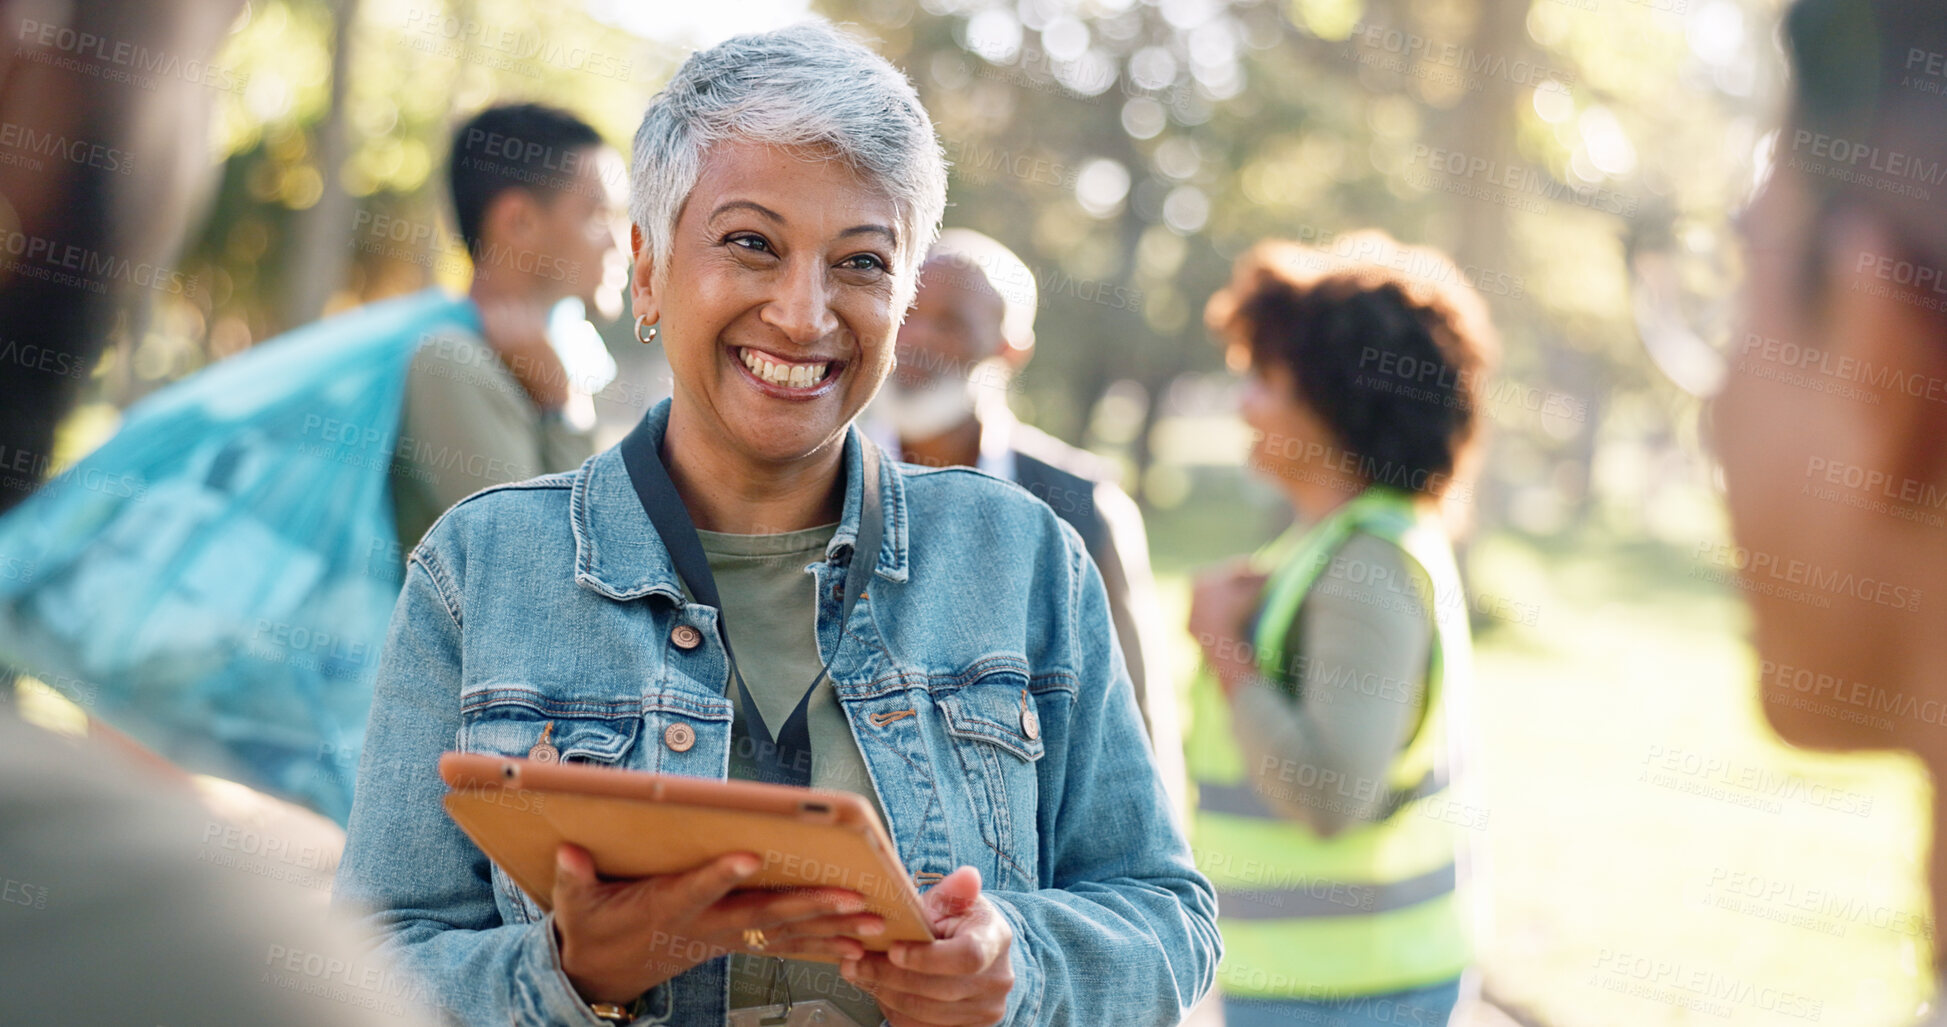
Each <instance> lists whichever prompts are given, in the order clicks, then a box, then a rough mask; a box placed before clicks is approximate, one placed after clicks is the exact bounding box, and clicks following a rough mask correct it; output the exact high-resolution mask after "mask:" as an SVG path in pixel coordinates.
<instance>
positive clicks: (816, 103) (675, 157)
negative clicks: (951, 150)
mask: <svg viewBox="0 0 1947 1027" xmlns="http://www.w3.org/2000/svg"><path fill="white" fill-rule="evenodd" d="M705 2H710V0H705ZM725 139H740V140H745V141H749V142H756V143H768V144H771V145H774V146H796V147H802V146H813V147H816V146H823V147H829V148H830V149H831V150H833V151H835V152H836V156H837V157H838V159H840V160H843V161H845V162H846V163H847V164H850V165H851V166H852V167H853V169H855V170H856V171H858V172H859V173H860V174H861V175H863V176H864V177H865V179H866V180H867V181H870V182H872V183H874V184H876V185H877V186H879V187H880V188H882V189H884V190H885V191H886V194H887V195H888V196H889V197H890V198H891V199H892V201H893V205H894V208H895V210H896V211H897V214H898V218H899V225H898V230H899V232H900V238H899V239H898V245H899V246H900V248H901V252H900V254H899V255H898V256H896V257H895V258H894V266H893V271H894V273H895V275H896V276H897V278H896V281H898V283H899V285H898V288H897V289H896V299H897V300H898V301H899V309H900V310H901V311H904V309H905V305H906V304H907V303H909V302H911V300H912V295H913V288H914V286H915V280H916V279H917V277H918V271H919V265H920V263H921V262H922V261H923V260H924V259H925V257H926V252H927V249H928V248H929V247H931V246H932V245H933V240H934V238H935V236H936V235H937V234H938V233H939V228H940V214H941V213H942V212H943V211H944V210H945V208H946V158H945V156H944V155H943V154H942V152H941V149H940V141H939V139H938V138H937V137H936V136H935V135H934V134H933V121H932V119H931V118H929V117H928V116H927V114H926V108H924V107H922V106H920V102H919V94H918V93H917V92H915V91H914V90H913V85H912V83H911V82H909V81H907V79H906V76H904V75H902V74H900V72H899V69H897V68H895V67H893V66H892V64H891V62H889V61H887V60H886V59H885V58H883V57H881V56H879V55H878V54H876V53H873V52H872V51H871V50H869V49H867V48H866V47H865V46H864V44H862V43H860V42H858V41H857V40H855V39H852V38H851V37H849V36H846V35H843V34H841V33H839V32H838V31H837V30H836V29H834V28H832V27H831V26H830V25H828V24H826V23H824V22H820V21H807V22H802V23H800V24H797V25H793V26H790V27H789V28H783V29H779V30H777V31H775V32H761V33H754V34H751V35H744V36H736V37H733V38H731V39H728V40H725V41H724V42H722V43H719V44H717V45H716V46H713V47H711V48H709V49H708V50H699V51H697V52H696V53H694V54H691V55H690V57H689V59H688V60H686V61H684V62H683V66H682V67H681V68H679V69H677V71H676V77H675V78H673V79H671V80H670V82H669V84H668V85H667V86H664V87H663V91H662V92H660V93H658V94H656V97H655V99H653V100H651V101H649V109H648V110H647V111H644V112H643V115H642V126H641V127H640V128H638V129H636V134H635V155H634V157H633V160H632V163H631V166H630V169H629V193H630V196H629V216H630V218H631V219H632V220H633V221H634V222H635V224H636V227H638V228H640V229H641V230H642V232H643V235H645V236H646V237H647V239H648V247H649V254H650V256H651V258H652V259H653V260H654V261H655V280H656V282H657V284H658V285H659V286H660V285H661V284H662V283H664V282H666V281H667V280H668V278H667V275H668V269H669V254H670V250H671V248H672V245H673V237H674V235H675V231H676V218H677V215H678V214H680V213H681V212H682V209H683V203H684V201H686V200H687V199H689V195H690V191H691V190H692V189H693V188H695V186H696V179H697V175H698V174H699V173H700V172H701V169H702V166H703V157H704V154H705V153H707V152H708V151H709V148H710V146H711V144H713V143H716V142H718V141H721V140H725Z"/></svg>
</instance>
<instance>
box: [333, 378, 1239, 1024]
mask: <svg viewBox="0 0 1947 1027" xmlns="http://www.w3.org/2000/svg"><path fill="white" fill-rule="evenodd" d="M647 416H648V417H649V418H650V424H651V427H652V428H653V429H654V432H655V437H656V438H657V439H658V440H660V438H661V436H662V432H663V429H664V428H665V427H666V425H667V423H668V417H669V403H668V401H664V403H663V404H661V405H660V406H658V407H656V408H655V409H653V410H651V411H650V412H649V414H648V415H647ZM860 444H861V442H860V435H859V433H858V431H857V429H849V430H848V433H847V439H846V442H845V460H844V467H845V474H846V485H845V503H844V512H843V514H842V517H841V520H840V522H839V525H838V528H837V531H836V532H835V534H834V535H833V537H832V540H831V543H830V545H829V547H828V548H827V550H826V552H825V559H824V560H822V561H818V562H815V563H812V564H811V565H810V566H809V567H808V568H807V572H808V573H811V574H813V575H815V577H816V580H817V583H818V590H817V595H818V611H817V631H818V639H819V647H820V649H821V651H822V653H823V654H824V655H825V656H827V657H829V658H831V660H832V663H831V671H830V674H831V678H832V681H833V683H834V686H835V689H836V692H837V695H838V699H839V703H840V705H841V706H842V707H843V708H844V711H845V715H846V717H847V719H848V720H849V721H850V723H851V727H852V733H853V735H854V737H855V738H856V739H857V741H858V744H859V748H860V750H861V752H862V753H863V755H864V757H865V762H866V766H867V769H868V771H869V773H870V775H871V779H872V784H873V786H874V788H875V789H876V791H877V793H878V796H879V800H880V802H881V804H882V805H883V807H884V809H885V811H886V819H887V824H886V826H887V828H888V830H889V832H890V834H891V836H892V839H893V842H894V845H895V846H896V848H897V850H898V853H899V856H900V859H901V861H902V862H903V863H904V864H905V866H906V869H907V870H908V871H909V872H911V873H912V874H913V875H914V876H915V879H916V881H918V882H931V881H937V880H938V879H939V876H940V875H944V874H946V873H948V872H950V871H952V870H953V869H954V868H955V867H958V866H960V865H963V864H970V865H972V866H974V867H976V868H978V869H979V870H980V873H981V878H982V880H983V881H984V882H985V887H986V894H987V897H988V898H989V899H990V900H991V901H992V902H993V904H994V905H995V906H996V907H997V908H998V909H999V910H1000V913H1001V915H1002V916H1004V917H1005V918H1006V919H1007V921H1008V924H1009V925H1010V926H1011V927H1012V928H1013V932H1014V943H1013V947H1012V954H1011V959H1012V960H1013V970H1014V978H1015V981H1014V988H1013V991H1012V993H1011V994H1010V995H1009V997H1008V1002H1007V1019H1006V1021H1005V1022H1006V1023H1008V1024H1018V1025H1041V1024H1102V1025H1110V1024H1114V1025H1117V1027H1123V1025H1130V1024H1174V1023H1177V1022H1178V1021H1179V1020H1180V1019H1181V1018H1182V1016H1183V1014H1184V1013H1185V1011H1187V1010H1188V1009H1189V1008H1190V1006H1191V1005H1193V1004H1194V1003H1195V1002H1196V1001H1197V1000H1198V999H1199V998H1201V997H1202V996H1203V994H1204V993H1205V991H1206V990H1207V989H1208V988H1209V987H1210V985H1211V982H1212V980H1213V977H1214V972H1215V968H1216V965H1217V960H1218V956H1219V952H1220V945H1219V941H1218V936H1217V928H1216V901H1215V897H1214V894H1213V892H1212V890H1211V887H1210V884H1209V882H1208V881H1206V880H1205V879H1204V877H1203V876H1202V875H1201V874H1200V873H1198V872H1197V870H1196V868H1195V865H1194V863H1193V861H1192V859H1191V855H1190V849H1189V845H1188V844H1187V842H1186V841H1185V839H1184V835H1183V833H1182V831H1181V829H1180V827H1179V826H1178V824H1177V823H1175V822H1174V820H1173V819H1172V816H1171V812H1170V804H1169V800H1168V798H1167V797H1166V795H1165V793H1164V790H1163V785H1162V782H1161V781H1160V779H1159V778H1158V775H1157V773H1156V769H1155V763H1154V758H1153V755H1152V753H1151V751H1150V749H1149V743H1148V741H1147V739H1146V737H1145V734H1144V732H1143V728H1142V721H1141V719H1140V718H1139V716H1138V714H1137V710H1136V702H1135V696H1134V693H1133V690H1132V688H1131V686H1130V681H1129V675H1128V672H1127V670H1126V669H1125V668H1124V666H1123V663H1122V657H1121V654H1120V651H1119V649H1118V647H1117V644H1116V639H1115V634H1114V629H1113V627H1112V626H1111V623H1110V620H1109V612H1108V607H1107V601H1106V598H1105V594H1104V591H1103V587H1102V580H1101V578H1100V576H1099V575H1098V573H1097V571H1096V568H1095V565H1094V564H1093V563H1092V562H1091V561H1090V560H1089V558H1088V555H1087V553H1086V550H1085V549H1084V548H1083V546H1082V543H1081V540H1080V538H1079V537H1078V536H1077V535H1076V534H1075V531H1074V529H1072V528H1070V527H1068V526H1067V525H1066V524H1064V523H1063V522H1062V521H1061V520H1059V519H1058V518H1057V517H1056V516H1055V515H1054V513H1053V512H1052V511H1050V510H1049V509H1048V507H1047V506H1045V505H1044V504H1042V503H1041V502H1040V501H1039V500H1037V499H1035V498H1033V497H1032V496H1030V495H1029V494H1028V493H1027V492H1025V491H1023V490H1021V489H1020V488H1018V487H1017V486H1014V485H1012V484H1010V483H1007V482H1004V481H1001V480H999V479H997V478H993V477H990V476H988V475H985V474H982V473H980V472H978V471H974V470H970V469H966V468H944V469H936V470H929V469H923V468H919V467H914V466H910V465H906V464H897V463H893V462H891V461H885V462H883V463H882V465H881V466H882V473H881V490H882V492H881V495H882V499H881V502H882V505H883V513H884V517H885V533H884V542H883V544H882V545H881V547H880V550H879V552H878V553H877V554H874V555H875V558H876V563H875V565H874V575H873V578H872V580H871V581H870V584H869V586H868V588H867V589H866V594H865V596H864V597H863V598H862V599H860V600H859V603H858V606H857V609H856V610H855V611H854V612H853V615H852V619H851V621H850V622H849V624H848V625H847V626H846V628H845V630H844V633H843V634H842V635H841V633H840V626H839V624H838V623H837V617H838V612H839V607H840V593H841V591H842V587H843V582H844V573H845V568H846V564H847V561H848V559H849V558H850V554H851V548H852V545H853V542H854V540H855V539H856V537H857V534H858V527H859V524H858V521H859V507H860V497H861V491H862V490H861V484H862V482H861V478H862V473H861V471H860V469H859V468H860V460H859V446H860ZM716 621H717V611H716V609H714V608H712V607H708V606H704V605H702V604H700V603H686V602H685V601H684V594H683V591H682V588H681V585H680V583H679V579H678V577H677V575H676V572H675V570H674V568H673V567H672V565H671V563H670V558H669V554H668V552H667V550H666V549H665V548H664V546H663V544H662V542H661V541H660V539H659V538H658V536H657V535H656V533H655V531H654V529H653V528H652V527H651V525H650V523H649V519H648V517H647V516H646V515H645V514H644V513H643V510H642V507H641V505H640V504H639V502H638V501H637V499H636V496H635V493H634V491H633V490H632V488H631V486H630V483H629V478H628V473H627V471H626V470H625V469H624V467H623V464H622V459H621V454H620V452H619V450H616V449H609V450H607V451H605V452H603V453H600V454H597V455H596V456H594V457H593V458H591V459H590V460H589V461H588V462H587V463H585V464H583V465H582V466H581V468H580V469H578V470H576V471H574V472H571V473H566V474H554V475H547V476H545V477H540V478H535V479H532V480H530V481H525V482H521V483H517V484H511V485H503V486H498V487H495V488H491V489H487V490H486V491H484V492H480V493H477V494H475V495H473V496H471V497H469V498H468V499H466V500H464V501H463V502H461V503H460V504H459V505H458V506H456V507H454V508H453V509H452V510H451V511H449V512H448V513H447V514H446V515H445V516H444V517H443V518H441V520H440V521H439V522H438V523H437V524H436V525H435V526H434V528H433V529H432V531H430V532H429V533H428V534H427V536H426V538H425V540H424V541H423V542H422V543H421V544H420V545H419V547H418V548H417V549H415V550H414V551H413V553H412V554H411V557H410V559H409V562H408V570H407V575H406V583H405V590H404V592H403V594H402V595H401V597H400V600H399V604H398V607H397V609H395V610H394V612H393V617H392V624H391V628H390V637H389V639H388V641H387V643H386V648H385V652H384V654H383V656H382V658H381V662H380V668H379V679H378V691H377V697H376V700H375V702H374V704H373V707H372V717H371V722H370V727H369V732H368V735H367V738H366V742H365V752H364V756H363V759H362V762H361V763H360V766H359V772H358V784H357V792H356V799H355V802H354V805H353V809H352V817H351V825H350V830H349V835H348V838H347V842H346V849H345V855H344V859H343V862H342V863H341V864H340V867H339V871H338V881H337V894H338V899H339V901H340V902H343V903H345V904H348V905H352V906H354V907H357V908H359V909H361V910H363V911H369V917H368V923H369V924H370V925H371V926H372V927H374V928H375V929H376V930H377V931H378V933H380V934H381V935H382V936H383V937H384V946H383V947H384V948H385V949H387V950H388V952H389V954H390V955H391V956H392V957H393V958H394V959H396V960H398V961H399V962H400V963H402V964H403V965H404V966H406V967H408V968H410V969H411V970H414V971H416V972H418V973H420V974H422V975H423V976H424V977H425V979H426V985H427V988H428V990H429V992H430V994H431V995H432V996H433V997H434V999H435V1000H436V1001H437V1003H438V1004H439V1005H440V1006H441V1007H442V1008H443V1009H444V1010H445V1012H446V1014H447V1015H448V1016H449V1017H451V1018H453V1019H454V1020H456V1021H458V1022H461V1023H466V1024H581V1025H588V1027H596V1025H598V1024H599V1023H600V1021H598V1020H597V1019H595V1018H594V1017H593V1015H592V1014H591V1013H589V1011H588V1008H587V1006H586V1005H585V1004H584V1003H583V1002H582V1001H581V1000H580V998H579V997H578V996H577V995H576V994H575V991H574V989H573V988H572V987H571V986H570V985H569V983H568V980H567V977H566V976H565V974H563V972H562V970H561V965H560V956H559V953H558V951H557V949H556V946H555V944H554V933H553V925H552V921H551V917H550V916H545V915H543V914H542V913H541V911H540V909H539V908H538V907H537V906H535V905H534V903H533V902H532V901H530V900H529V899H527V898H526V897H525V896H524V895H523V894H522V893H521V892H520V890H519V889H518V888H517V887H516V886H515V885H513V883H512V882H511V881H510V880H509V879H508V878H507V877H506V876H505V875H504V874H503V873H502V872H501V871H500V869H499V868H498V867H495V866H493V865H492V864H491V863H490V862H489V861H488V859H487V858H486V857H485V856H484V855H483V854H481V852H480V850H479V849H478V848H476V847H475V846H474V844H473V843H472V842H471V841H469V840H468V839H467V837H466V836H465V835H464V834H463V833H461V831H460V830H459V828H457V827H456V826H455V825H454V824H453V822H452V821H451V820H450V819H449V818H448V817H447V815H446V813H445V810H444V809H443V807H442V806H441V801H440V800H441V796H442V794H443V793H444V791H445V786H444V785H443V784H442V783H441V782H440V780H439V778H438V776H437V774H436V773H435V771H434V763H435V761H436V760H437V759H438V757H439V754H440V753H441V752H443V751H445V750H448V749H454V748H457V749H461V750H465V751H468V752H482V753H494V754H502V755H513V756H524V755H526V754H527V751H528V749H529V748H530V747H532V746H533V745H534V744H535V742H536V741H538V740H539V739H540V737H541V731H542V728H543V725H545V724H546V723H548V722H550V721H552V722H553V724H554V728H553V731H552V735H551V741H552V744H553V745H554V746H555V747H556V748H557V749H558V750H559V752H560V757H561V759H562V760H564V761H567V762H588V763H599V764H605V765H610V766H616V767H624V768H628V769H631V770H647V771H656V772H660V773H665V774H689V775H694V776H698V777H715V778H722V777H723V776H724V775H725V773H726V772H727V767H728V758H729V753H730V744H731V710H732V705H731V702H730V701H729V700H728V699H726V698H725V697H724V691H725V684H726V681H727V675H728V673H729V665H728V663H727V662H726V660H725V657H724V650H723V645H722V642H721V640H720V639H719V636H718V634H717V630H716ZM684 625H687V626H689V627H691V628H694V629H695V630H696V631H698V632H700V633H701V635H702V638H703V641H702V643H701V644H697V645H694V646H693V647H692V648H688V649H685V648H681V647H679V646H678V645H677V644H675V642H673V641H672V632H675V631H676V629H677V628H678V627H679V626H684ZM680 637H681V638H682V639H683V641H685V642H694V641H695V638H694V636H693V635H692V634H691V633H690V632H687V631H685V632H681V633H680ZM685 727H686V728H687V729H689V730H688V731H684V730H677V729H678V728H685ZM725 963H726V961H725V960H724V959H721V958H719V959H713V960H710V961H708V962H705V963H703V964H701V965H699V966H697V967H695V968H692V969H691V970H689V971H688V972H686V973H684V974H682V975H680V976H678V977H676V978H674V979H673V980H670V981H668V982H665V983H664V984H662V985H659V986H657V987H656V988H655V989H653V990H652V991H651V992H650V994H649V996H648V998H649V1003H648V1005H649V1013H648V1014H647V1015H646V1017H645V1018H644V1019H643V1020H641V1021H639V1022H641V1023H669V1024H720V1023H722V1022H723V1020H724V1016H725V1010H726V1007H727V975H726V972H725Z"/></svg>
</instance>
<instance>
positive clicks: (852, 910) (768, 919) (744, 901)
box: [710, 888, 865, 930]
mask: <svg viewBox="0 0 1947 1027" xmlns="http://www.w3.org/2000/svg"><path fill="white" fill-rule="evenodd" d="M863 912H865V896H863V895H860V894H859V893H858V892H855V891H846V890H845V889H843V888H790V889H778V890H770V889H756V888H754V889H751V890H749V891H741V892H732V893H731V894H729V895H726V896H724V897H723V898H722V899H720V900H719V901H718V902H717V903H716V904H715V906H714V908H712V909H711V910H710V913H711V918H712V922H722V923H726V924H729V925H730V926H731V927H734V928H736V929H738V930H741V929H743V928H745V927H757V928H761V929H764V930H769V929H771V928H772V927H775V926H778V925H780V924H786V923H790V922H791V921H793V920H805V919H808V918H811V917H820V916H830V915H832V914H841V915H849V914H857V913H863Z"/></svg>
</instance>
